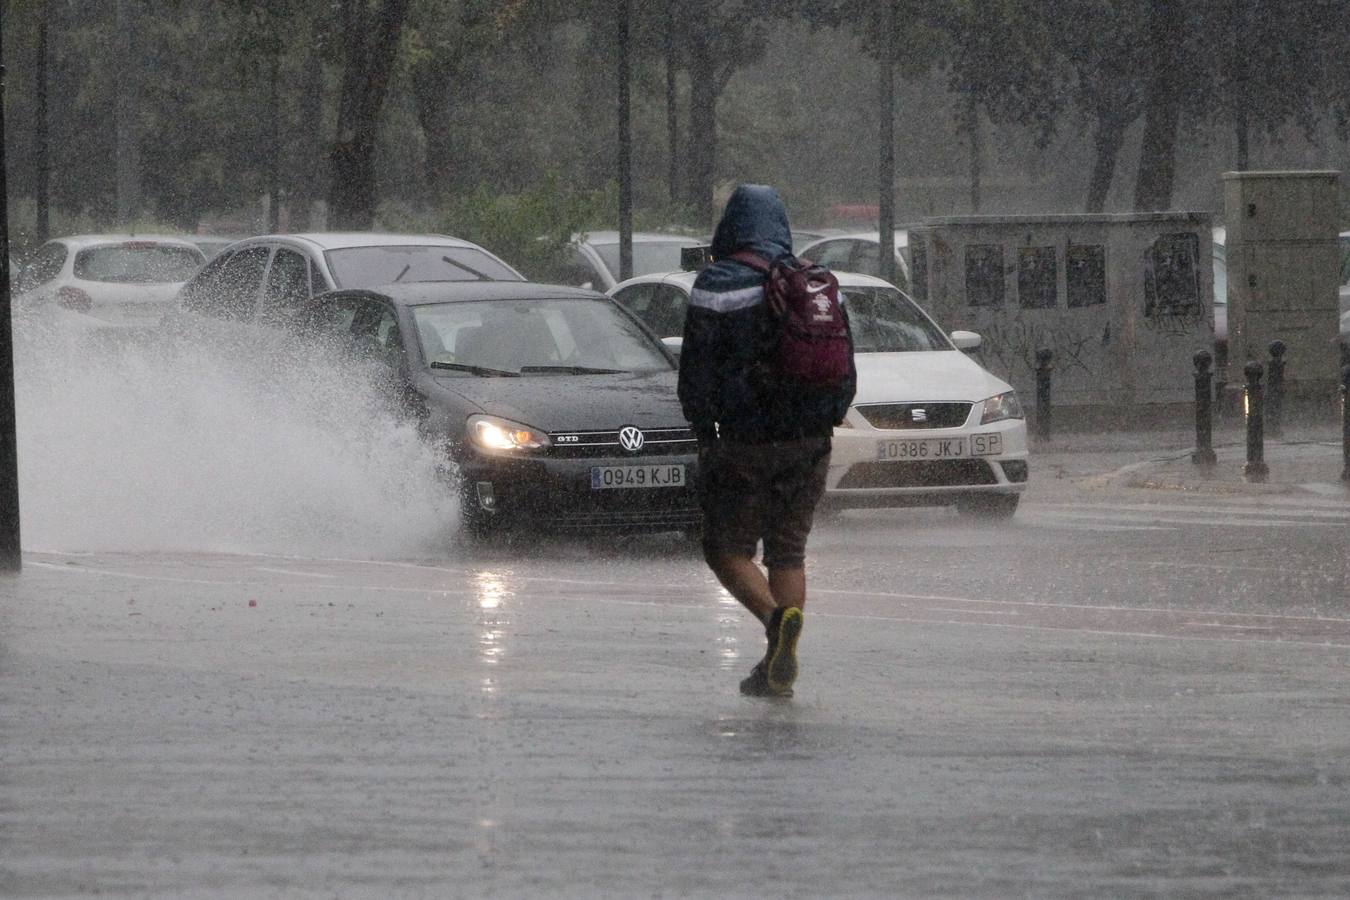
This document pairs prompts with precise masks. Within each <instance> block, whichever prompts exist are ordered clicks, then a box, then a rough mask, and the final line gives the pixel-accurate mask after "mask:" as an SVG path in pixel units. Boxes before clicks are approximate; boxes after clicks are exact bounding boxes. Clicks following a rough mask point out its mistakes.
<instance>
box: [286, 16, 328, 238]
mask: <svg viewBox="0 0 1350 900" xmlns="http://www.w3.org/2000/svg"><path fill="white" fill-rule="evenodd" d="M323 41H324V36H323V35H321V34H320V33H318V32H317V30H316V33H315V34H314V35H313V36H312V38H311V44H310V48H309V55H308V56H307V57H306V59H305V75H304V87H303V91H304V95H303V96H302V97H301V100H300V116H299V120H300V128H299V135H300V146H299V149H298V151H297V153H296V157H297V159H299V160H300V166H299V169H298V170H297V172H296V176H295V179H294V181H293V182H292V185H291V192H290V194H291V198H290V199H291V228H292V229H293V230H296V231H300V230H308V231H318V230H322V229H323V228H325V227H326V224H325V223H323V222H319V221H316V220H315V216H314V201H315V200H317V199H318V198H319V195H320V193H321V192H322V191H323V187H324V180H323V159H322V156H323V151H322V148H323V145H324V143H325V142H324V136H323V130H322V128H323Z"/></svg>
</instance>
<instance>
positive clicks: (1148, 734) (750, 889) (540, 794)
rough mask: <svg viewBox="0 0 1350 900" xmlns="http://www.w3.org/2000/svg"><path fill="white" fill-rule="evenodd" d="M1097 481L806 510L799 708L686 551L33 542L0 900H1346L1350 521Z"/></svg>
mask: <svg viewBox="0 0 1350 900" xmlns="http://www.w3.org/2000/svg"><path fill="white" fill-rule="evenodd" d="M1046 461H1047V463H1053V462H1054V461H1055V460H1054V459H1053V458H1052V457H1051V458H1047V460H1046ZM1099 462H1101V460H1099ZM1107 462H1109V463H1110V465H1115V464H1116V463H1117V460H1115V459H1114V458H1111V459H1110V460H1107ZM1088 468H1091V467H1090V466H1085V465H1083V464H1082V457H1081V455H1071V456H1069V457H1066V458H1065V460H1064V461H1062V464H1061V465H1059V466H1058V468H1056V467H1055V466H1054V465H1047V466H1045V467H1043V469H1042V470H1041V471H1043V472H1045V473H1046V475H1045V476H1044V477H1041V478H1039V479H1038V480H1037V481H1036V482H1034V483H1033V487H1032V490H1031V491H1030V492H1029V494H1028V496H1027V498H1026V499H1025V501H1024V503H1023V507H1022V509H1021V511H1020V512H1019V513H1018V516H1017V518H1016V519H1015V520H1014V521H1013V523H1011V524H1002V525H972V524H970V523H967V522H963V521H961V520H958V519H957V518H956V517H955V516H954V514H952V513H950V512H948V511H944V510H908V511H884V512H857V513H846V514H844V515H842V516H838V517H831V518H828V519H825V520H823V521H821V522H820V523H819V525H818V528H817V531H816V533H815V534H814V535H813V542H812V560H811V566H812V568H811V584H812V594H811V598H810V600H809V602H808V605H807V612H806V623H807V624H806V631H805V633H804V636H803V639H802V643H801V660H802V675H801V679H800V681H799V683H798V688H797V695H796V697H795V699H793V700H792V701H790V702H781V701H762V700H752V699H747V698H743V697H741V696H740V695H739V694H738V693H737V690H736V683H737V681H738V680H739V679H740V678H741V677H742V676H743V675H744V674H745V673H746V672H747V671H748V670H749V668H750V667H751V665H753V663H754V662H755V661H756V659H757V658H758V656H759V654H760V653H762V650H763V636H762V632H761V631H760V630H759V629H758V628H757V627H756V626H755V625H754V624H752V622H751V621H750V619H749V617H748V616H747V615H745V614H744V613H743V612H742V611H741V610H740V608H739V607H738V606H737V605H736V604H735V603H734V601H732V600H730V598H728V597H726V596H725V595H724V594H723V593H722V592H721V591H720V590H719V589H718V588H717V586H716V585H715V584H714V583H713V581H712V580H711V578H710V577H709V576H708V575H707V573H706V571H705V570H704V568H703V567H702V565H701V562H700V560H699V557H698V554H697V551H696V550H694V549H693V548H691V547H690V546H688V545H687V544H684V543H682V542H680V541H679V540H677V539H675V538H673V537H652V538H643V539H633V540H618V541H615V540H582V541H575V540H532V541H527V542H518V543H517V544H515V545H506V546H493V547H487V548H466V547H447V549H446V552H445V554H444V555H442V556H436V557H429V558H419V559H382V560H354V559H326V558H291V557H266V556H232V555H207V554H151V553H144V552H138V553H125V554H119V553H97V554H84V553H78V552H73V551H65V550H57V549H53V548H47V549H45V550H34V551H32V552H30V553H28V554H27V556H26V558H25V569H24V571H23V573H22V574H21V575H18V576H7V577H3V578H0V763H2V765H0V894H3V895H5V896H15V897H28V896H69V895H80V894H85V893H100V894H104V895H112V896H166V897H168V896H173V897H178V896H316V897H317V896H324V897H328V896H343V897H347V896H357V897H360V896H370V897H377V896H378V897H388V896H435V897H445V896H451V897H461V896H462V897H479V896H498V897H521V896H578V897H582V896H585V897H593V896H615V897H634V896H642V897H647V896H651V897H680V896H700V897H704V896H706V897H713V896H719V897H725V896H737V897H739V896H747V897H759V896H774V897H784V896H786V897H821V896H878V897H880V896H905V897H934V896H937V897H948V896H950V897H1084V896H1102V897H1158V896H1187V897H1205V896H1213V897H1235V896H1236V897H1272V896H1300V897H1308V896H1344V895H1346V894H1347V893H1350V853H1347V850H1346V848H1347V847H1350V762H1348V760H1350V714H1348V713H1350V681H1348V680H1347V667H1346V658H1347V654H1348V653H1350V608H1348V604H1347V596H1350V591H1347V584H1348V583H1350V552H1348V551H1347V545H1346V534H1347V533H1348V530H1347V529H1348V528H1350V500H1347V499H1346V498H1345V497H1337V496H1334V495H1325V496H1323V495H1317V494H1314V493H1306V492H1305V493H1290V494H1256V493H1253V494H1244V493H1222V494H1213V493H1208V494H1207V493H1196V492H1192V491H1188V490H1185V489H1183V488H1177V489H1175V490H1155V491H1149V490H1138V489H1129V488H1125V487H1121V486H1120V485H1119V484H1118V483H1115V482H1110V481H1103V480H1100V479H1097V480H1092V479H1088V478H1086V477H1085V473H1086V470H1087V469H1088ZM1098 468H1101V466H1100V465H1099V466H1098Z"/></svg>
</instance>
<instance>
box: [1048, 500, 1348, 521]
mask: <svg viewBox="0 0 1350 900" xmlns="http://www.w3.org/2000/svg"><path fill="white" fill-rule="evenodd" d="M1034 508H1035V509H1041V508H1051V509H1068V510H1083V511H1085V512H1086V511H1090V510H1097V509H1109V510H1121V511H1125V512H1153V511H1155V510H1158V511H1162V512H1173V513H1218V514H1220V515H1224V514H1228V513H1240V514H1242V515H1267V516H1269V515H1276V516H1290V515H1297V516H1299V517H1302V518H1312V519H1335V520H1338V521H1341V522H1350V510H1347V509H1341V510H1330V509H1309V508H1306V507H1303V506H1299V507H1298V508H1297V510H1287V509H1271V508H1270V507H1268V506H1243V505H1237V504H1234V505H1232V506H1208V505H1202V504H1197V505H1194V506H1191V505H1189V504H1180V503H1094V504H1092V505H1091V506H1090V507H1085V506H1084V505H1083V504H1077V503H1037V504H1035V505H1034Z"/></svg>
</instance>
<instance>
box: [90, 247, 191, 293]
mask: <svg viewBox="0 0 1350 900" xmlns="http://www.w3.org/2000/svg"><path fill="white" fill-rule="evenodd" d="M205 261H206V257H205V256H203V255H202V253H201V251H200V250H196V249H194V248H192V247H178V246H174V245H172V244H155V243H139V242H138V243H126V244H113V245H110V246H107V247H90V248H89V249H88V250H81V251H80V252H79V253H76V254H75V277H76V278H80V279H83V280H84V281H115V282H120V283H123V284H173V283H176V282H182V281H187V280H188V279H189V278H191V277H192V276H193V274H194V273H195V272H196V271H197V269H199V268H200V267H201V265H202V263H204V262H205Z"/></svg>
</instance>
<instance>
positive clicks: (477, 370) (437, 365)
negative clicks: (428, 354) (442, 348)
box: [431, 360, 520, 378]
mask: <svg viewBox="0 0 1350 900" xmlns="http://www.w3.org/2000/svg"><path fill="white" fill-rule="evenodd" d="M431 367H432V368H433V369H450V370H452V371H455V372H470V373H472V374H474V375H478V376H481V377H483V378H519V377H520V373H519V372H507V371H506V370H504V369H489V368H488V367H487V366H470V365H465V364H464V363H453V362H441V361H440V360H432V362H431Z"/></svg>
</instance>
